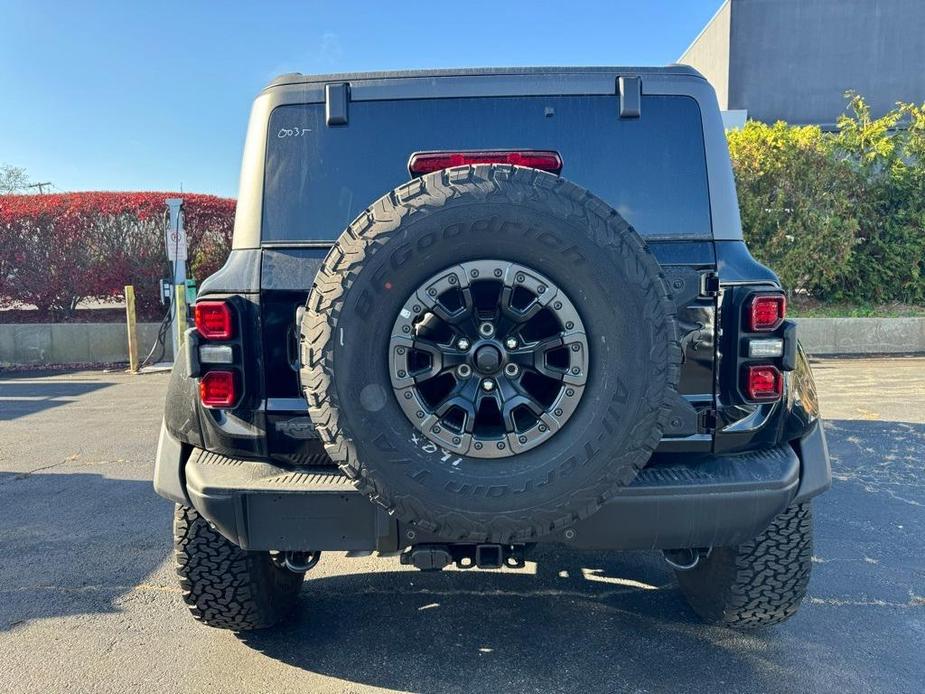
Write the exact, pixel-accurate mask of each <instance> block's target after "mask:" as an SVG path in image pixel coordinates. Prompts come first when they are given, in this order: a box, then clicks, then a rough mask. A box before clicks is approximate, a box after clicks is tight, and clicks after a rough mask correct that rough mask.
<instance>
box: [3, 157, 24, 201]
mask: <svg viewBox="0 0 925 694" xmlns="http://www.w3.org/2000/svg"><path fill="white" fill-rule="evenodd" d="M28 185H29V177H28V176H27V175H26V170H25V169H24V168H22V167H20V166H10V165H9V164H0V195H9V194H10V193H19V192H22V191H24V190H25V189H26V186H28Z"/></svg>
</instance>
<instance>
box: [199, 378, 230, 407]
mask: <svg viewBox="0 0 925 694" xmlns="http://www.w3.org/2000/svg"><path fill="white" fill-rule="evenodd" d="M199 399H200V400H201V401H202V404H203V405H205V406H207V407H231V406H232V405H234V403H235V400H237V399H238V394H237V392H236V391H235V382H234V374H233V373H232V372H231V371H209V372H208V373H206V374H205V375H204V376H203V377H202V378H200V379H199Z"/></svg>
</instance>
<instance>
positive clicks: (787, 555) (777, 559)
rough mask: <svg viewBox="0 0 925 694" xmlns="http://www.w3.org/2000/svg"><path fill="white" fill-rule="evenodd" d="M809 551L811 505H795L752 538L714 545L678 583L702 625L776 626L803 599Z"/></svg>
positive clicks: (808, 571) (807, 573)
mask: <svg viewBox="0 0 925 694" xmlns="http://www.w3.org/2000/svg"><path fill="white" fill-rule="evenodd" d="M812 551H813V543H812V512H811V509H810V505H809V503H805V504H798V505H796V506H791V507H790V508H788V509H787V510H785V511H784V512H783V513H781V514H780V515H779V516H777V517H776V518H775V519H774V521H773V522H772V523H771V526H770V527H769V528H768V529H767V530H765V531H764V532H763V533H762V534H761V535H759V536H758V537H756V538H755V539H754V540H751V541H749V542H746V543H744V544H741V545H739V546H737V547H715V548H714V549H713V551H712V552H711V553H710V555H709V556H708V557H707V558H705V559H701V561H700V563H699V564H698V565H697V566H696V568H694V569H691V570H688V571H678V572H677V575H678V583H680V585H681V592H682V593H683V594H684V597H685V598H686V599H687V601H688V603H689V604H690V606H691V607H692V608H693V609H694V611H695V612H696V613H697V614H698V615H700V617H701V618H702V619H703V620H704V621H706V622H709V623H712V624H721V625H724V626H729V627H736V628H744V629H749V628H754V627H761V626H767V625H770V624H779V623H780V622H783V621H784V620H786V619H789V618H790V617H792V616H793V615H794V614H795V613H796V611H797V609H798V608H799V606H800V602H801V601H802V600H803V596H804V595H806V586H807V584H808V583H809V574H810V569H811V567H812Z"/></svg>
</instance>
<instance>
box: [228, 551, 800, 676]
mask: <svg viewBox="0 0 925 694" xmlns="http://www.w3.org/2000/svg"><path fill="white" fill-rule="evenodd" d="M536 558H537V559H538V563H537V564H536V573H535V574H533V575H531V574H529V573H527V574H524V573H514V572H500V573H494V572H493V573H485V572H477V571H466V572H461V571H451V572H442V573H422V572H402V573H399V572H382V573H372V574H365V575H347V576H336V577H319V578H309V579H308V580H307V582H306V585H305V588H304V589H303V592H302V596H301V603H300V606H299V608H298V611H297V613H296V614H295V615H293V617H294V620H293V621H291V622H290V623H288V624H287V625H285V626H283V627H282V628H280V629H277V630H274V631H268V632H253V633H250V634H241V635H240V636H239V638H240V639H241V640H242V641H243V643H245V644H247V645H248V646H250V647H251V648H254V649H256V650H258V651H260V652H262V653H264V654H265V655H267V656H269V657H272V658H275V659H277V660H280V661H282V662H285V663H287V664H289V665H293V666H295V667H298V668H302V669H305V670H309V671H312V672H316V673H323V674H326V675H330V676H333V677H337V678H341V679H344V680H347V681H350V682H355V683H362V684H367V685H372V686H377V687H384V688H389V689H397V690H408V691H464V690H465V691H472V690H474V689H478V688H493V689H494V688H498V687H499V686H501V685H504V684H505V683H507V684H508V688H509V689H512V690H516V691H521V690H529V691H624V690H638V689H640V688H643V689H646V690H649V689H651V690H654V691H660V690H662V689H667V688H671V687H673V686H674V685H676V684H677V683H678V681H679V680H678V678H679V677H680V681H681V682H687V683H690V682H692V681H696V680H697V678H698V677H705V678H708V681H715V675H716V672H717V671H720V670H721V671H722V672H723V676H724V678H725V677H728V678H729V680H730V681H739V682H748V681H755V674H756V670H761V669H765V670H767V668H766V667H764V666H763V665H762V663H761V662H760V661H763V659H764V658H765V652H766V651H767V650H768V645H767V641H768V639H769V638H770V639H773V632H772V631H768V630H764V631H759V632H754V633H752V634H750V635H745V636H743V635H736V634H733V632H730V631H728V630H725V629H719V628H714V627H709V626H706V625H704V624H702V623H700V622H699V621H697V619H696V618H695V616H694V615H693V614H692V613H691V612H690V611H689V610H688V608H687V607H686V605H685V603H684V601H683V599H682V597H681V595H680V593H679V592H678V590H677V588H676V585H675V583H674V581H673V577H672V573H671V571H670V569H668V567H667V566H665V565H664V563H663V562H662V560H661V557H660V555H658V554H656V553H642V552H639V553H625V554H615V553H612V554H602V553H575V552H565V551H557V550H546V551H544V552H542V553H541V554H540V555H539V556H537V557H536ZM322 561H323V560H322ZM528 566H531V565H530V564H528ZM309 576H310V575H309ZM743 639H744V640H745V641H747V642H750V643H753V644H755V645H754V646H753V647H751V648H746V649H744V650H743V649H736V650H731V649H729V648H727V644H729V643H730V642H732V641H733V640H737V641H738V642H739V643H741V642H742V640H743ZM810 648H811V646H810ZM758 689H761V687H760V686H759V687H758Z"/></svg>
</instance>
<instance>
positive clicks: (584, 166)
mask: <svg viewBox="0 0 925 694" xmlns="http://www.w3.org/2000/svg"><path fill="white" fill-rule="evenodd" d="M618 106H619V104H618V98H617V97H616V96H581V97H576V96H561V97H556V96H553V97H548V96H531V97H503V98H499V97H482V98H460V99H403V100H395V101H355V102H352V103H351V104H350V112H349V116H350V120H349V124H348V125H346V126H337V127H327V126H326V125H325V122H324V105H323V104H307V105H296V106H280V107H278V108H276V109H275V110H274V111H273V113H272V114H271V117H270V127H269V132H268V133H267V160H266V180H265V186H264V202H263V240H264V241H269V242H274V241H305V240H313V241H327V240H333V239H336V238H337V237H338V236H339V235H340V233H341V232H342V231H343V230H344V228H345V227H346V226H347V225H348V224H349V223H350V222H351V221H353V219H354V218H355V217H356V216H357V215H358V214H359V213H360V212H362V211H363V210H364V209H365V208H366V207H368V206H369V205H370V204H372V203H373V202H374V201H376V200H377V199H378V198H380V197H381V196H382V195H384V194H385V193H387V192H388V191H390V190H391V189H392V188H395V187H396V186H399V185H401V184H402V183H403V182H405V181H407V180H408V179H409V177H410V176H409V174H408V168H407V166H408V158H409V157H410V155H411V154H412V153H413V152H417V151H423V150H464V149H551V150H556V151H558V152H559V153H560V154H561V155H562V159H563V161H564V166H563V168H562V176H564V177H565V178H568V179H570V180H571V181H573V182H575V183H577V184H578V185H580V186H582V187H585V188H587V189H588V190H590V191H591V192H593V193H594V194H596V195H597V196H598V197H600V198H602V199H603V200H605V201H606V202H608V203H609V204H610V205H611V206H612V207H614V208H615V209H616V210H618V211H619V212H620V213H621V214H622V215H623V216H624V218H626V219H627V220H628V221H629V222H630V224H632V225H633V226H634V227H635V228H636V230H637V231H639V232H640V233H641V234H643V235H644V236H648V237H679V236H680V237H685V238H709V237H710V235H711V229H710V207H709V195H708V192H707V178H706V164H705V159H704V148H703V130H702V127H701V122H700V110H699V108H698V106H697V102H696V101H694V100H693V99H691V98H689V97H684V96H644V97H643V99H642V117H641V118H639V119H627V118H624V119H621V118H619V117H618Z"/></svg>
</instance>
